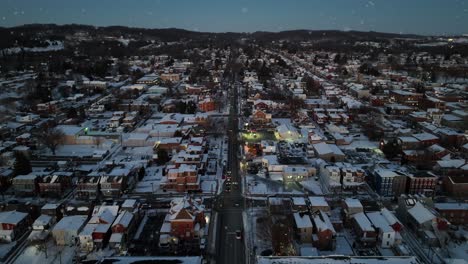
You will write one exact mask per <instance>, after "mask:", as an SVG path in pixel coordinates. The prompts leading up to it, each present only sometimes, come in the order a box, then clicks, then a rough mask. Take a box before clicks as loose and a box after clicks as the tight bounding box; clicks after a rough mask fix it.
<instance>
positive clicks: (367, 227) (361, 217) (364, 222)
mask: <svg viewBox="0 0 468 264" xmlns="http://www.w3.org/2000/svg"><path fill="white" fill-rule="evenodd" d="M352 217H353V218H354V220H356V223H357V224H358V226H359V228H360V229H361V230H362V231H368V232H373V231H375V229H374V228H373V227H372V223H371V222H370V221H369V219H368V218H367V216H366V215H365V214H364V213H363V212H360V213H357V214H354V215H353V216H352Z"/></svg>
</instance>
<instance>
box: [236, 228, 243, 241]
mask: <svg viewBox="0 0 468 264" xmlns="http://www.w3.org/2000/svg"><path fill="white" fill-rule="evenodd" d="M236 239H242V232H241V231H240V230H236Z"/></svg>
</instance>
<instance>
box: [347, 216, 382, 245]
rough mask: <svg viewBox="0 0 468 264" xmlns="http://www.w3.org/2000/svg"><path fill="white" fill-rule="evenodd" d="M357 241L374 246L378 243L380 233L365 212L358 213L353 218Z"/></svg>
mask: <svg viewBox="0 0 468 264" xmlns="http://www.w3.org/2000/svg"><path fill="white" fill-rule="evenodd" d="M351 219H352V220H351V223H352V226H353V230H354V232H356V236H357V241H358V242H359V243H361V244H362V245H363V246H365V247H374V246H375V245H376V243H377V236H378V233H377V231H376V230H375V228H374V227H373V225H372V223H371V222H370V221H369V219H368V218H367V216H366V214H365V213H364V212H360V213H356V214H354V215H353V216H352V218H351Z"/></svg>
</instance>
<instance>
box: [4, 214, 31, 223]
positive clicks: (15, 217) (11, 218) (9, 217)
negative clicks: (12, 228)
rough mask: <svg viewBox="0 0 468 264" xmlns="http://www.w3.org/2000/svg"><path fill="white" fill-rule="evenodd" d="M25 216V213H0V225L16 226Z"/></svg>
mask: <svg viewBox="0 0 468 264" xmlns="http://www.w3.org/2000/svg"><path fill="white" fill-rule="evenodd" d="M27 216H28V214H27V213H22V212H18V211H7V212H0V223H1V224H14V225H16V224H18V223H19V222H21V221H22V220H23V219H25V218H26V217H27Z"/></svg>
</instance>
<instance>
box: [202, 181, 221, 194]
mask: <svg viewBox="0 0 468 264" xmlns="http://www.w3.org/2000/svg"><path fill="white" fill-rule="evenodd" d="M216 183H217V182H216V181H215V180H202V182H201V189H202V191H203V193H213V192H214V193H216V191H217V189H216V187H217V185H216Z"/></svg>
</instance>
